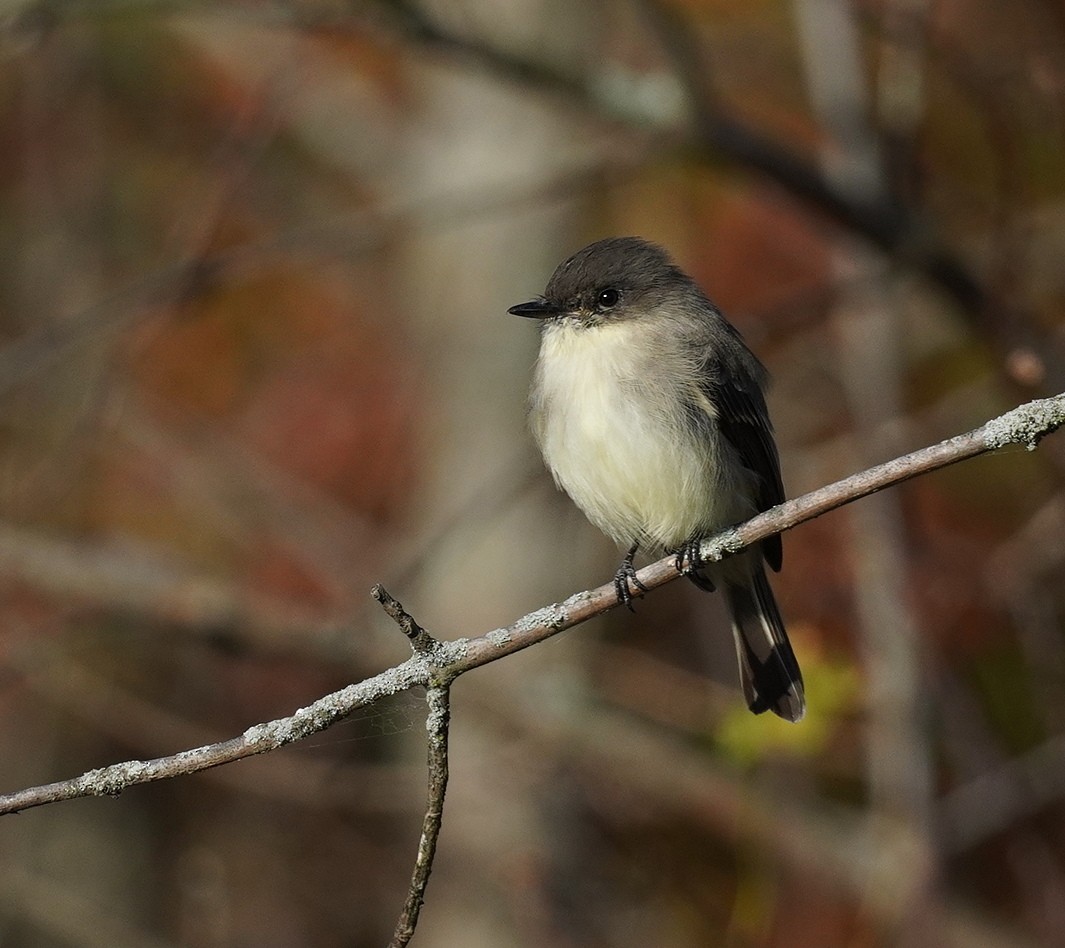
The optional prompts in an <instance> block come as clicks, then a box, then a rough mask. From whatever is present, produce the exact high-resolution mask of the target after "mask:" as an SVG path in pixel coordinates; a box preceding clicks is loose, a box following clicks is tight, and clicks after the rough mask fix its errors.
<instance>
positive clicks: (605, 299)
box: [596, 287, 621, 309]
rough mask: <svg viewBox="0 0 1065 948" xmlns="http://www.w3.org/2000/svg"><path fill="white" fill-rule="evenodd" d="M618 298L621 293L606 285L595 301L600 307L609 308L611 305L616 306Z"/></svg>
mask: <svg viewBox="0 0 1065 948" xmlns="http://www.w3.org/2000/svg"><path fill="white" fill-rule="evenodd" d="M620 299H621V294H620V293H619V292H618V291H617V290H615V289H614V288H613V287H608V288H607V289H605V290H601V291H600V293H599V299H597V300H596V302H597V303H598V304H599V308H600V309H610V308H611V307H612V306H617V304H618V300H620Z"/></svg>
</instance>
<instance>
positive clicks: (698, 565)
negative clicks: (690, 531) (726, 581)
mask: <svg viewBox="0 0 1065 948" xmlns="http://www.w3.org/2000/svg"><path fill="white" fill-rule="evenodd" d="M702 545H703V544H702V539H701V538H700V537H694V538H693V539H691V540H689V541H688V542H687V543H685V544H684V546H682V547H681V548H680V549H679V550H677V558H676V560H675V561H674V564H673V565H674V566H675V567H676V570H677V572H678V573H680V574H681V575H682V576H687V577H688V579H690V580H691V581H692V582H693V583H695V585H696V586H698V587H699V588H700V589H705V590H706V591H707V592H713V591H714V582H713V580H712V579H710V577H709V576H707V575H706V573H704V572H703V567H704V566H706V560H704V559H703V553H702Z"/></svg>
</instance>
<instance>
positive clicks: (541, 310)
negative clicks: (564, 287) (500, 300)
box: [507, 297, 562, 319]
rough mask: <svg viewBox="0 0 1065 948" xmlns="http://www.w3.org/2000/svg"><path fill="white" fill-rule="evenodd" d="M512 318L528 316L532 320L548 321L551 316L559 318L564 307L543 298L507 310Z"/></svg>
mask: <svg viewBox="0 0 1065 948" xmlns="http://www.w3.org/2000/svg"><path fill="white" fill-rule="evenodd" d="M507 312H508V313H510V315H511V316H528V317H529V318H531V319H547V318H548V317H549V316H557V315H558V314H559V313H561V312H562V307H561V306H559V305H558V304H557V303H552V302H551V301H550V300H545V299H544V298H543V297H540V298H539V299H535V300H530V301H529V302H528V303H519V304H518V305H517V306H511V307H510V309H508V310H507Z"/></svg>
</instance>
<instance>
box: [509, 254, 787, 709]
mask: <svg viewBox="0 0 1065 948" xmlns="http://www.w3.org/2000/svg"><path fill="white" fill-rule="evenodd" d="M508 312H510V313H513V314H514V315H515V316H530V317H534V318H537V319H540V320H542V322H541V327H542V330H543V332H542V339H541V343H540V358H539V360H538V362H537V364H536V373H535V379H534V381H533V386H532V393H531V399H530V417H531V422H532V430H533V434H534V435H535V437H536V441H537V444H539V446H540V451H541V452H542V454H543V456H544V461H545V463H546V464H547V466H548V468H550V470H551V473H552V474H553V475H554V478H555V482H556V483H557V484H558V485H559V486H560V487H562V489H563V490H565V491H566V493H567V494H569V495H570V497H572V498H573V500H574V501H575V502H576V504H577V506H578V507H580V508H581V510H582V511H584V513H585V515H586V516H587V517H588V519H589V520H591V521H592V523H594V524H595V525H596V526H597V527H599V529H600V530H602V531H603V532H604V533H606V534H607V535H608V536H611V537H613V538H614V540H616V541H617V542H618V543H620V544H622V545H624V546H627V547H628V553H627V554H626V555H625V558H624V560H623V561H622V563H621V566H620V567H619V568H618V571H617V573H616V574H615V577H614V585H615V588H616V589H617V592H618V599H619V601H621V602H624V603H625V604H626V605H628V606H629V607H630V608H631V599H632V596H633V589H632V586H630V583H631V584H632V585H634V586H636V587H637V588H640V584H639V581H638V580H636V575H635V569H634V568H633V565H632V559H633V557H634V556H635V554H636V551H637V549H638V548H639V547H641V546H642V547H645V548H659V547H660V548H664V549H665V550H666V551H668V552H673V553H676V554H677V567H678V569H681V570H682V571H683V572H685V573H686V574H687V575H688V577H689V579H691V580H692V582H694V583H695V585H697V586H698V587H699V588H700V589H704V590H706V591H711V590H713V589H714V588H715V584H716V585H718V586H720V587H721V589H722V591H723V592H724V594H725V599H726V601H727V603H728V608H729V613H730V614H731V617H732V629H733V632H734V634H735V638H736V651H737V654H738V656H739V663H740V678H741V681H742V684H743V692H744V695H745V696H746V698H747V704H748V705H749V707H750V709H751V710H752V711H754V712H755V713H756V714H757V713H761V712H763V711H765V710H767V709H768V710H771V711H773V712H774V713H776V714H778V715H780V716H781V717H782V718H787V719H788V720H789V721H798V720H799V719H800V718H801V717H802V716H803V713H804V712H805V710H806V702H805V698H804V695H803V686H802V674H801V673H800V671H799V665H798V662H797V661H796V660H795V654H794V652H792V650H791V645H790V643H789V642H788V635H787V632H785V630H784V623H783V622H782V621H781V618H780V612H779V611H778V610H777V605H776V602H775V600H774V599H773V592H772V590H771V589H770V588H769V582H768V580H767V579H766V575H765V568H764V566H763V561H764V562H765V563H768V564H769V565H770V566H771V567H772V568H773V569H774V570H779V569H780V564H781V558H782V551H781V543H780V537H779V536H776V535H774V536H772V537H769V538H768V539H766V540H763V541H761V543H760V544H759V545H758V546H757V547H752V548H749V549H747V550H745V551H744V552H743V553H740V554H739V555H736V556H732V557H729V558H727V559H725V560H723V561H722V562H720V563H705V564H704V563H703V562H702V561H701V560H700V558H699V555H698V549H699V540H700V539H701V538H703V537H705V536H708V535H709V534H712V533H715V532H717V531H719V530H722V529H724V528H725V527H728V526H730V525H731V524H735V523H739V522H741V521H743V520H746V519H747V518H749V517H752V516H754V514H756V513H758V512H759V511H761V510H766V509H767V508H769V507H772V506H775V505H776V504H779V503H780V502H781V501H783V500H784V488H783V485H782V484H781V480H780V462H779V460H778V458H777V449H776V445H775V444H774V442H773V428H772V425H771V424H770V422H769V415H768V413H767V411H766V406H765V398H764V397H763V395H762V387H763V385H764V384H765V381H766V371H765V369H764V368H763V367H762V364H761V363H760V362H759V361H758V359H757V358H755V356H754V355H753V354H752V353H751V351H750V350H749V349H748V348H747V346H746V344H745V343H744V341H743V339H742V337H741V336H740V334H739V332H738V331H737V330H736V329H735V328H734V327H733V326H732V325H731V324H730V323H729V322H728V321H727V320H726V319H725V317H724V316H722V315H721V313H720V312H718V310H717V307H716V306H714V304H713V303H711V302H710V300H708V299H707V298H706V296H705V295H704V294H703V292H702V291H701V290H700V289H699V287H698V286H697V285H696V284H695V281H694V280H692V279H691V277H689V276H688V275H687V274H686V273H684V272H683V271H682V270H681V269H680V268H679V267H677V266H676V265H675V264H674V263H673V262H672V260H670V258H669V255H668V254H667V253H666V252H665V251H664V250H662V249H661V248H660V247H657V246H655V245H654V244H650V243H647V242H646V241H644V240H640V239H639V238H637V237H612V238H610V239H608V240H600V241H598V242H597V243H594V244H591V245H590V246H588V247H585V248H584V249H583V250H581V251H579V252H578V253H576V254H574V255H573V256H572V257H570V258H569V259H568V260H566V261H565V262H564V263H562V264H561V265H560V266H559V267H558V269H556V270H555V272H554V274H553V275H552V276H551V279H550V281H548V284H547V289H546V291H545V292H544V295H543V296H541V297H538V298H537V299H534V300H532V301H531V302H529V303H522V304H521V305H519V306H512V307H511V308H510V310H509V311H508Z"/></svg>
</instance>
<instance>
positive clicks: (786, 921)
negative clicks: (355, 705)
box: [0, 0, 1065, 948]
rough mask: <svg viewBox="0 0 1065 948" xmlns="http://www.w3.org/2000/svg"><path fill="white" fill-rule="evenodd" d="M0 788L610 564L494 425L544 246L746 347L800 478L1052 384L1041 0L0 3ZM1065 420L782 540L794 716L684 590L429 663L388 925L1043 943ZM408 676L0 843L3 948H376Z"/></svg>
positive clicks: (1061, 713) (1063, 77) (518, 424)
mask: <svg viewBox="0 0 1065 948" xmlns="http://www.w3.org/2000/svg"><path fill="white" fill-rule="evenodd" d="M3 12H4V16H5V19H4V20H3V23H2V25H0V342H2V347H0V785H2V786H0V789H3V790H5V791H6V790H14V789H18V788H20V787H23V786H30V785H33V784H39V783H45V782H48V781H51V780H55V779H59V778H63V777H68V776H73V775H75V774H77V773H80V772H81V771H83V770H86V769H89V768H92V767H96V766H100V765H103V764H106V763H111V762H114V761H117V760H123V759H128V758H149V757H155V756H160V755H162V754H166V753H172V752H174V751H177V750H180V749H182V748H185V747H191V746H196V745H199V744H202V743H206V742H210V741H213V740H219V739H223V738H225V737H229V736H232V735H234V734H238V733H240V732H241V731H243V730H244V729H245V728H246V727H248V726H249V725H251V724H254V723H257V722H259V721H262V720H268V719H271V718H275V717H280V716H283V715H285V714H288V713H290V712H291V711H293V710H294V709H295V708H297V707H300V706H301V705H304V704H307V703H308V702H310V701H311V700H313V699H314V698H316V697H318V696H319V695H321V694H323V693H325V692H327V691H330V690H332V689H335V688H337V687H340V686H342V685H344V684H346V683H348V682H350V681H354V680H358V679H360V678H363V677H365V676H367V675H370V674H373V673H375V672H377V671H379V670H381V669H383V668H385V667H388V666H389V665H391V664H395V663H396V662H398V661H400V660H402V659H403V658H404V657H405V656H406V654H407V650H408V646H407V644H406V642H405V641H404V640H403V639H402V637H401V636H400V635H399V633H398V632H397V631H396V629H395V627H394V626H392V625H391V624H390V623H389V622H388V620H387V619H386V618H385V617H384V616H383V615H382V614H381V613H380V611H379V610H376V608H375V607H373V604H372V603H371V601H370V599H369V597H368V594H367V593H368V590H369V587H370V586H371V584H372V583H374V582H378V581H379V582H382V583H384V585H385V586H386V587H387V588H388V589H389V591H390V592H392V593H393V594H394V595H395V596H397V597H398V598H399V599H401V600H402V601H403V603H404V605H405V606H407V608H408V609H409V610H410V611H411V612H412V613H413V614H414V615H415V616H416V618H417V619H418V620H419V621H420V622H421V623H422V624H423V625H425V626H426V627H427V628H428V629H429V630H430V631H431V632H432V633H433V634H435V635H436V636H438V637H440V638H446V639H450V638H456V637H459V636H462V635H478V634H481V633H483V632H485V631H487V630H489V629H492V628H495V627H497V626H500V625H504V624H507V623H508V622H510V621H512V620H513V619H515V618H516V617H518V616H520V615H521V614H523V613H524V612H526V611H528V610H530V609H533V608H535V607H538V606H540V605H543V604H545V603H548V602H551V601H555V600H558V599H561V598H563V597H565V596H567V595H569V594H570V593H571V592H574V591H576V590H578V589H582V588H586V587H589V586H593V585H598V584H599V583H601V582H603V581H605V580H606V579H607V578H608V577H609V576H610V575H611V573H612V571H613V568H614V566H615V564H616V559H617V551H615V550H614V549H613V548H612V547H611V546H610V544H609V543H608V541H606V540H605V539H604V538H602V537H601V536H599V535H598V534H597V533H596V532H595V530H594V529H593V528H592V527H590V526H588V525H587V524H586V523H585V522H584V520H583V518H582V517H581V516H580V514H579V513H578V512H576V511H575V509H574V508H573V507H572V505H571V504H570V503H569V502H568V501H567V500H566V499H565V498H564V497H562V496H561V495H559V494H557V493H556V492H555V490H554V488H553V486H552V484H551V483H550V479H549V477H548V476H547V475H546V474H545V473H544V471H543V470H542V467H541V465H540V462H539V459H538V458H537V457H536V455H535V450H534V448H533V446H532V444H531V440H530V438H529V436H528V434H527V432H526V430H525V427H524V422H523V416H524V401H525V393H526V390H527V385H528V380H529V373H530V368H531V365H532V362H533V360H534V358H535V352H536V348H537V344H538V339H537V337H536V332H535V328H534V327H533V326H532V325H530V324H529V323H528V322H526V321H523V320H517V319H514V318H512V317H509V316H507V315H505V311H506V308H507V307H508V306H509V305H512V304H514V303H518V302H522V301H524V300H526V299H528V298H530V297H531V296H533V295H535V294H536V293H537V292H539V291H540V290H541V289H542V287H543V285H544V282H545V281H546V278H547V276H548V275H549V274H550V271H551V269H552V268H553V267H554V265H555V264H556V263H557V262H558V261H559V260H561V259H562V258H563V257H564V256H566V255H568V254H569V253H571V252H572V251H574V250H575V249H577V248H578V247H580V246H582V245H583V244H584V243H586V242H588V241H590V240H592V239H596V238H598V237H602V236H606V235H609V234H639V235H642V236H644V237H647V238H650V239H653V240H656V241H658V242H661V243H663V244H665V245H666V246H667V247H669V248H670V250H671V251H672V252H673V253H674V255H675V256H676V258H677V259H678V261H679V262H680V263H681V264H682V265H683V266H684V267H685V268H686V269H688V270H689V271H690V272H692V273H693V274H694V275H695V276H697V278H698V279H699V280H700V282H701V283H702V284H703V286H704V287H705V288H706V289H707V291H708V293H709V294H710V295H711V296H712V297H713V298H714V299H715V300H716V301H717V302H718V304H719V305H720V306H721V307H722V308H723V309H724V310H725V311H726V312H727V313H728V314H729V315H730V317H731V318H732V320H733V321H734V322H735V323H736V324H737V325H738V326H739V327H740V329H741V330H742V331H743V333H744V334H745V336H746V338H747V339H748V341H749V343H750V344H751V346H752V348H754V349H755V351H756V352H758V353H759V354H760V356H761V357H762V359H763V361H764V362H765V363H766V364H767V366H768V367H769V369H770V370H771V372H772V374H773V376H774V387H773V389H772V391H771V394H770V408H771V411H772V414H773V416H774V419H775V422H776V425H777V430H778V441H779V444H780V449H781V456H782V463H783V468H784V476H785V483H786V486H787V488H788V492H789V494H790V495H792V496H794V495H797V494H799V493H801V492H803V491H806V490H809V489H812V488H814V487H817V486H820V485H821V484H823V483H827V482H828V481H830V480H833V479H836V478H838V477H841V476H843V475H845V474H847V473H850V472H852V471H855V470H859V469H861V468H862V467H865V466H867V465H869V464H871V463H873V462H876V461H880V460H885V459H887V458H890V457H893V456H895V455H897V454H900V453H902V452H903V451H905V450H910V449H913V448H917V447H920V446H922V445H924V444H928V443H931V442H934V441H937V440H939V439H941V438H944V437H948V436H950V435H952V434H955V433H958V432H960V431H964V430H966V429H969V428H972V427H975V426H976V425H978V424H980V423H982V422H983V421H984V420H986V419H987V418H989V417H992V416H993V415H995V414H998V413H1000V412H1001V411H1004V410H1006V409H1007V408H1010V407H1012V406H1013V405H1014V404H1016V403H1018V402H1020V401H1023V400H1026V399H1028V398H1032V397H1038V396H1040V395H1044V394H1050V393H1056V392H1059V391H1062V390H1063V389H1065V384H1063V381H1065V266H1063V264H1062V260H1063V259H1065V203H1063V202H1065V14H1063V13H1062V9H1061V7H1060V6H1059V5H1057V4H1055V3H1053V2H1051V0H1010V2H1006V0H998V2H990V3H988V2H976V0H881V2H872V0H870V2H859V0H854V2H851V3H845V2H842V0H839V2H837V0H791V2H777V0H755V2H745V3H740V2H735V0H702V2H700V0H655V2H651V0H643V2H639V0H634V2H631V3H630V2H624V0H601V2H594V3H587V4H565V3H559V2H554V0H506V2H504V3H499V2H495V3H489V2H487V0H463V2H459V3H439V2H424V3H417V2H414V0H410V2H381V3H375V2H366V3H358V2H341V0H317V2H316V0H307V2H299V0H290V2H283V0H277V2H261V3H260V2H253V0H249V2H225V0H224V2H218V3H182V2H177V0H174V2H151V3H149V2H147V0H140V2H138V0H133V2H122V3H119V2H109V0H99V2H95V3H89V4H78V3H66V2H60V0H51V2H38V3H17V2H14V3H9V4H6V5H5V7H4V11H3ZM1063 468H1065V436H1062V435H1057V436H1055V437H1052V438H1048V439H1047V440H1046V441H1045V442H1044V444H1043V446H1042V447H1041V448H1040V450H1039V451H1038V452H1034V453H1027V452H1025V451H1023V450H1020V449H1018V450H1014V451H1007V452H1004V453H1003V454H1001V455H999V456H996V457H993V458H985V459H980V460H976V461H973V462H969V463H966V464H963V465H961V466H958V467H956V468H952V469H949V470H947V471H944V472H941V473H938V474H935V475H932V476H929V477H925V478H921V479H919V480H917V481H914V482H911V483H909V484H907V485H906V486H904V487H903V488H900V489H898V490H895V491H892V492H890V493H888V494H884V495H880V496H877V497H874V498H870V499H868V500H865V501H862V502H861V503H859V504H857V505H855V506H853V507H851V508H846V509H844V510H842V511H838V512H836V513H834V514H831V515H828V516H826V517H824V518H822V519H821V520H818V521H815V522H813V523H810V524H807V525H804V526H802V527H801V528H799V529H797V530H795V531H794V532H792V533H790V534H789V535H787V536H786V537H785V566H784V571H783V573H782V574H781V575H780V576H779V577H777V578H776V580H775V586H776V589H777V591H778V596H779V598H780V601H781V605H782V609H783V612H784V615H785V617H786V619H787V621H788V624H789V627H790V629H791V631H792V638H793V641H794V643H795V646H796V651H797V652H798V654H799V658H800V661H801V662H802V664H803V668H804V672H805V675H806V682H807V695H808V699H809V704H810V711H809V714H808V717H807V719H806V720H805V721H804V722H803V723H802V724H800V725H798V726H790V725H787V724H785V723H783V722H780V721H777V720H774V719H768V718H766V717H754V716H751V715H749V714H748V713H747V711H746V709H745V708H744V707H743V703H742V699H741V696H740V694H739V691H738V687H737V682H736V680H735V679H736V673H735V662H734V657H733V655H732V645H731V641H730V636H729V633H728V630H727V624H726V622H725V620H724V616H723V613H722V610H721V606H720V604H719V603H718V602H716V601H715V600H714V599H713V598H711V597H705V596H702V595H700V594H698V593H697V592H696V591H695V590H694V589H689V588H687V584H674V585H673V586H670V587H668V588H667V589H665V590H662V591H661V592H659V593H656V594H655V595H653V596H651V597H649V598H648V599H647V600H646V601H644V602H641V603H639V605H638V607H637V614H636V615H635V616H633V615H630V614H628V613H625V612H623V611H620V610H619V611H617V612H616V613H613V614H611V615H610V616H608V617H606V618H604V619H602V620H599V621H596V622H594V623H591V624H589V625H586V626H583V627H581V628H579V629H577V630H574V631H572V632H569V633H567V634H565V635H563V636H560V637H558V638H556V639H554V640H553V641H552V642H550V643H547V644H544V645H542V646H539V647H536V648H534V649H531V650H529V651H526V652H524V653H521V654H519V655H516V656H514V657H512V658H509V659H507V660H505V661H502V662H498V663H496V664H493V665H491V666H489V667H487V668H484V669H482V670H480V671H478V672H476V673H475V674H472V675H469V676H466V677H465V678H463V680H462V681H461V682H460V683H459V684H458V685H457V686H456V688H455V693H454V695H453V707H454V723H453V736H452V744H453V748H452V761H451V770H452V785H451V789H450V792H449V797H448V801H447V810H446V813H445V822H444V830H443V835H442V838H441V844H440V845H441V849H440V855H439V857H438V862H437V866H436V870H435V872H434V874H433V878H432V883H431V885H430V889H429V897H428V901H427V904H426V908H425V911H424V913H423V917H422V921H421V925H420V928H419V930H418V934H417V935H416V938H415V944H416V945H419V946H425V948H431V946H445V948H450V946H460V945H461V946H463V948H476V946H480V945H485V946H487V945H493V946H495V945H508V946H582V948H583V946H599V945H602V946H647V945H661V946H678V948H686V946H703V945H730V946H747V945H750V946H760V945H788V946H803V945H809V946H819V948H824V946H833V945H848V946H857V945H895V944H899V945H915V946H925V945H947V944H956V945H966V946H969V945H981V946H982V945H987V946H999V945H1001V946H1014V945H1018V946H1020V945H1036V944H1048V945H1049V944H1061V943H1063V936H1062V934H1061V933H1062V931H1065V856H1063V853H1065V806H1063V797H1065V648H1063V645H1065V638H1063V636H1065V592H1063V591H1065V564H1063V561H1065V493H1063V484H1065V480H1063V476H1062V472H1063ZM423 718H424V701H423V699H422V696H421V695H419V694H406V695H401V696H398V697H397V698H395V699H394V700H392V701H390V702H389V703H387V704H385V705H381V706H378V707H376V708H374V709H372V711H371V712H370V713H368V714H366V715H364V716H360V717H359V718H358V719H356V720H351V721H348V722H345V723H344V724H342V725H340V726H338V727H336V728H334V729H333V730H331V731H329V732H328V733H326V734H324V735H322V736H321V737H320V738H317V739H315V740H312V741H310V742H308V743H307V744H306V745H302V746H298V747H295V748H292V749H288V750H285V751H283V752H280V753H274V754H270V755H267V756H266V757H263V758H258V759H255V760H251V761H247V762H244V763H241V764H237V765H234V766H229V767H224V768H220V769H217V770H214V771H211V772H208V773H206V774H203V775H202V776H198V777H193V778H187V779H182V780H173V781H167V782H163V783H161V784H157V785H151V786H145V787H141V788H137V789H134V790H131V791H129V792H127V793H125V794H124V795H122V796H121V797H120V798H119V799H117V800H88V801H78V802H73V803H67V804H61V805H57V806H49V807H43V808H40V809H37V810H33V811H30V812H26V813H24V814H21V815H19V816H17V817H6V818H4V819H3V820H0V880H2V882H0V940H2V941H3V943H4V945H5V946H8V945H10V946H12V948H16V946H24V945H25V946H35V948H37V946H51V945H55V946H60V945H77V946H83V945H86V946H87V945H107V946H124V945H131V946H132V945H160V946H162V945H183V946H228V945H255V946H266V948H268V946H279V948H294V946H302V945H307V946H316V948H320V946H362V945H367V946H373V945H382V944H385V943H386V942H387V940H388V938H389V937H390V933H391V931H392V926H393V924H394V920H395V916H396V914H397V912H398V910H399V907H400V905H401V904H402V901H403V898H404V895H405V890H406V886H407V880H408V878H409V874H410V869H411V865H412V863H413V858H414V853H415V849H416V845H417V840H418V834H419V832H420V825H421V814H422V806H423V797H424V780H425V778H424V756H425V740H424V728H423Z"/></svg>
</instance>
